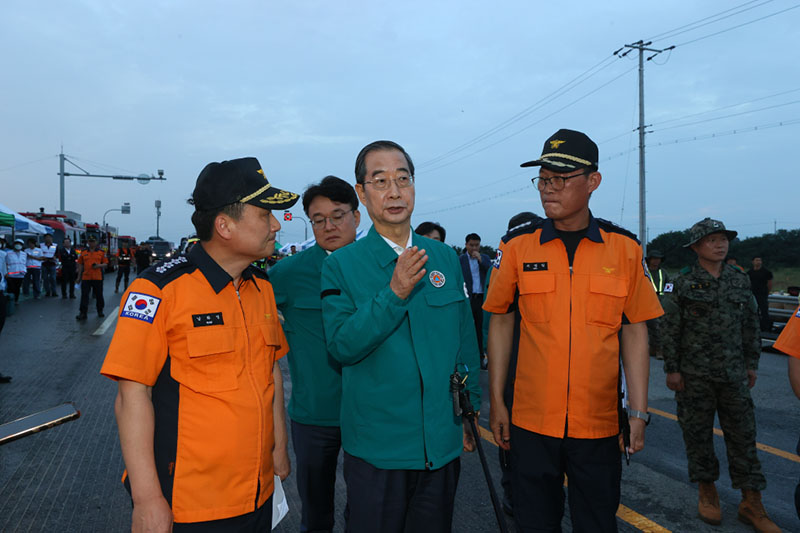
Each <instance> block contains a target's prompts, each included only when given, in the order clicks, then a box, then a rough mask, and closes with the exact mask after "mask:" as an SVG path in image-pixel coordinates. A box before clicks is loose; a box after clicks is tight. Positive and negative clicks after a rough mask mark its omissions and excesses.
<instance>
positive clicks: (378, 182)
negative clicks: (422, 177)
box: [364, 176, 414, 191]
mask: <svg viewBox="0 0 800 533" xmlns="http://www.w3.org/2000/svg"><path fill="white" fill-rule="evenodd" d="M392 181H394V182H395V183H397V187H398V188H399V189H405V188H407V187H412V186H413V185H414V176H397V177H396V178H383V177H380V176H378V177H376V178H373V179H372V181H365V182H364V184H365V185H366V184H367V183H370V184H372V186H373V187H374V188H375V190H377V191H385V190H386V189H388V188H389V186H390V185H391V183H392Z"/></svg>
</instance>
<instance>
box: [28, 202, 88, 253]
mask: <svg viewBox="0 0 800 533" xmlns="http://www.w3.org/2000/svg"><path fill="white" fill-rule="evenodd" d="M20 214H21V215H22V216H24V217H28V218H30V219H32V220H36V222H38V223H39V224H42V225H44V226H48V227H50V228H53V242H54V243H56V244H58V245H59V246H60V245H62V244H64V237H69V238H70V239H71V240H72V242H73V244H76V245H77V244H83V243H85V242H86V230H85V229H84V228H83V224H81V223H80V222H78V221H76V220H75V219H72V218H69V217H68V216H67V215H56V214H52V213H45V212H44V210H39V212H38V213H20Z"/></svg>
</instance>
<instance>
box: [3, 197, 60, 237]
mask: <svg viewBox="0 0 800 533" xmlns="http://www.w3.org/2000/svg"><path fill="white" fill-rule="evenodd" d="M0 213H6V214H8V215H13V216H14V230H16V231H24V232H27V233H39V234H41V235H45V234H46V233H53V228H49V227H47V226H45V225H44V224H39V223H38V222H36V221H34V220H31V219H29V218H25V217H24V216H22V215H20V214H19V213H17V212H16V211H14V210H13V209H10V208H8V207H6V206H4V205H3V204H0Z"/></svg>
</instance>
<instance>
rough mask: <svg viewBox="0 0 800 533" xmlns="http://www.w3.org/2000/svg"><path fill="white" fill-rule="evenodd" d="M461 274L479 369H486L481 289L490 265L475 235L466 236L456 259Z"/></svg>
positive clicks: (478, 238)
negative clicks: (478, 356) (469, 310)
mask: <svg viewBox="0 0 800 533" xmlns="http://www.w3.org/2000/svg"><path fill="white" fill-rule="evenodd" d="M458 260H459V262H460V263H461V273H462V275H463V276H464V288H465V289H466V293H467V295H468V296H469V305H470V307H471V309H472V320H473V321H474V322H475V334H476V336H477V339H478V352H479V353H480V354H481V368H482V369H484V370H485V369H486V352H485V351H484V346H483V294H484V292H483V287H484V284H485V283H486V273H487V272H488V271H489V268H491V266H492V263H491V261H490V259H489V256H488V255H486V254H482V253H481V237H480V235H478V234H477V233H470V234H469V235H467V237H466V239H465V244H464V253H463V254H461V255H460V256H459V258H458Z"/></svg>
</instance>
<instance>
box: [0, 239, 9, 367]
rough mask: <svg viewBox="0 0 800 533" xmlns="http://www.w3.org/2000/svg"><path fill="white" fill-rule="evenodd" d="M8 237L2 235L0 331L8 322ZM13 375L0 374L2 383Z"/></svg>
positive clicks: (0, 254) (0, 246)
mask: <svg viewBox="0 0 800 533" xmlns="http://www.w3.org/2000/svg"><path fill="white" fill-rule="evenodd" d="M5 248H6V238H5V237H3V236H2V235H0V333H2V332H3V326H4V325H5V323H6V276H7V275H8V271H7V267H6V249H5ZM10 381H11V376H4V375H3V374H0V383H9V382H10Z"/></svg>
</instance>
